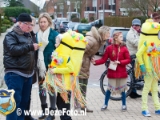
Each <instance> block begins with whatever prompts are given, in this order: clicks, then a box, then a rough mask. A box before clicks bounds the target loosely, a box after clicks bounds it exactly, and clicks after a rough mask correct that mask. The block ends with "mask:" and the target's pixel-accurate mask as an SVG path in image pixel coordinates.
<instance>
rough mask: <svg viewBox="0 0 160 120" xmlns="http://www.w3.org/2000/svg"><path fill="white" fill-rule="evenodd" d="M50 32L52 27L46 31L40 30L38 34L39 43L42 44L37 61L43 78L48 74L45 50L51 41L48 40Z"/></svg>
mask: <svg viewBox="0 0 160 120" xmlns="http://www.w3.org/2000/svg"><path fill="white" fill-rule="evenodd" d="M49 33H50V27H48V28H47V29H46V30H45V31H41V30H39V31H38V36H37V37H38V43H41V44H42V45H41V46H40V47H39V50H38V61H37V67H38V69H39V76H40V77H41V78H44V77H45V74H46V66H45V63H44V55H43V51H44V49H45V47H46V46H47V45H48V43H49V41H48V37H49Z"/></svg>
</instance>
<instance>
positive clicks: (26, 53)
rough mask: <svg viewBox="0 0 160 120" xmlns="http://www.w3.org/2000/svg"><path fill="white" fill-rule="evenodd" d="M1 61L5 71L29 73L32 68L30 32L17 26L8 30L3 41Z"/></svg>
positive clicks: (32, 51)
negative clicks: (25, 31)
mask: <svg viewBox="0 0 160 120" xmlns="http://www.w3.org/2000/svg"><path fill="white" fill-rule="evenodd" d="M3 47H4V48H3V56H4V58H3V63H4V68H5V71H13V70H14V71H19V72H22V73H24V74H31V73H32V72H33V69H34V65H35V64H34V46H33V41H32V37H31V36H30V34H27V33H24V32H23V31H22V30H21V29H20V28H19V27H18V26H16V27H14V28H13V30H12V31H11V32H9V33H8V34H7V35H6V36H5V39H4V41H3Z"/></svg>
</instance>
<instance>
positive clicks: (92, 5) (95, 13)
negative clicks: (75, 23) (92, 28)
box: [57, 0, 120, 21]
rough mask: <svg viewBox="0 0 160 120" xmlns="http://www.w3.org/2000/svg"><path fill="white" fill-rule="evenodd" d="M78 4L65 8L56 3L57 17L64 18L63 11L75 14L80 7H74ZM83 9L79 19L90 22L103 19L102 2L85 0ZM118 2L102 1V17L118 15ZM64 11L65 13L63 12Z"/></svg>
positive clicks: (100, 0)
mask: <svg viewBox="0 0 160 120" xmlns="http://www.w3.org/2000/svg"><path fill="white" fill-rule="evenodd" d="M76 4H78V3H76V2H72V3H71V4H70V8H69V6H67V8H64V6H66V3H60V2H58V3H57V10H58V11H59V12H58V14H59V16H65V15H64V12H65V11H68V12H69V11H71V12H76V11H77V9H79V8H80V6H78V5H76ZM83 7H84V9H82V10H81V13H82V14H81V18H84V17H85V18H87V19H89V20H90V21H91V20H93V19H103V0H86V2H85V4H83ZM119 9H120V0H104V16H105V17H107V16H109V15H120V11H119ZM64 10H65V11H64Z"/></svg>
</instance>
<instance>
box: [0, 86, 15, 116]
mask: <svg viewBox="0 0 160 120" xmlns="http://www.w3.org/2000/svg"><path fill="white" fill-rule="evenodd" d="M14 93H15V92H14V90H5V89H1V90H0V113H1V114H3V115H8V114H11V113H12V112H13V111H14V110H15V108H16V102H15V100H14V97H13V96H14Z"/></svg>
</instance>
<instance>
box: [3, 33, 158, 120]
mask: <svg viewBox="0 0 160 120" xmlns="http://www.w3.org/2000/svg"><path fill="white" fill-rule="evenodd" d="M4 35H5V34H2V35H1V36H0V55H1V56H2V55H3V44H2V42H3V39H4ZM2 58H3V57H1V59H0V62H1V64H2ZM96 58H99V56H96ZM1 67H2V66H1ZM104 70H105V67H104V65H100V66H96V67H95V66H91V77H90V79H89V85H88V91H87V105H88V106H89V108H90V109H93V110H94V112H93V113H87V115H86V116H77V117H75V116H73V120H159V119H160V116H157V115H155V114H154V107H153V101H152V99H151V96H149V100H148V101H149V104H148V105H149V110H150V112H151V115H152V117H150V118H145V117H143V116H142V115H141V99H140V98H139V99H131V98H130V97H128V98H127V111H126V112H122V111H121V101H112V100H110V101H109V106H108V110H106V111H104V112H102V111H100V108H101V106H102V105H103V103H104V95H103V94H102V92H101V90H100V87H99V81H98V80H99V77H100V75H101V74H102V72H103V71H104ZM48 103H49V102H48ZM40 109H41V107H40V100H39V96H38V86H37V83H36V84H34V86H33V89H32V100H31V110H40ZM34 117H35V118H38V116H34ZM0 120H5V117H4V116H2V115H0ZM56 120H60V119H59V116H56Z"/></svg>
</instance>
